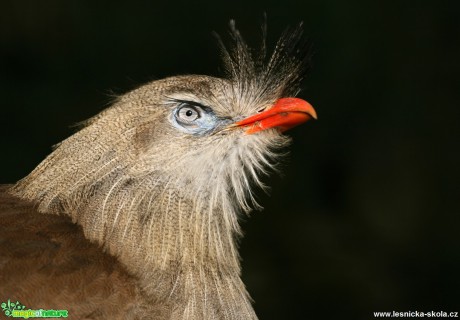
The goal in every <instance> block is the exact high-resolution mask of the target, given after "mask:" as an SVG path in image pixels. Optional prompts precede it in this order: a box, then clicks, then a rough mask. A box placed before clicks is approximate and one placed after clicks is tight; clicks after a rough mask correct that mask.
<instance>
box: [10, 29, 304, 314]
mask: <svg viewBox="0 0 460 320" xmlns="http://www.w3.org/2000/svg"><path fill="white" fill-rule="evenodd" d="M231 29H232V33H231V34H232V36H233V39H234V42H235V46H234V48H233V49H230V51H225V50H224V62H225V64H226V68H227V71H228V74H229V77H228V78H227V79H221V78H214V77H207V76H195V75H189V76H180V77H171V78H167V79H164V80H159V81H154V82H152V83H150V84H147V85H145V86H143V87H140V88H139V89H136V90H134V91H132V92H130V93H127V94H125V95H124V96H121V97H119V98H118V99H117V101H115V103H114V105H113V106H112V107H110V108H108V109H106V110H105V111H103V112H101V113H100V114H99V115H97V116H95V117H94V118H92V119H90V120H89V121H87V123H86V126H85V127H84V128H82V129H81V130H80V131H79V132H77V133H76V134H74V135H73V136H71V137H70V138H68V139H67V140H65V141H63V142H62V143H60V144H59V145H58V146H57V148H56V149H55V150H54V152H53V153H52V154H51V155H50V156H48V157H47V158H46V159H45V160H44V161H43V162H42V163H41V164H40V165H39V166H38V167H37V168H36V169H35V170H34V171H33V172H32V173H31V174H29V175H28V176H27V177H25V178H24V179H22V180H21V181H19V182H18V183H17V184H16V185H15V186H14V187H13V188H12V189H11V190H10V192H11V194H13V195H15V196H16V197H19V198H22V199H25V200H27V201H31V202H33V203H34V204H35V205H36V207H37V209H38V211H39V212H42V213H48V214H57V215H62V214H64V215H66V216H68V217H70V218H71V220H72V221H73V222H74V223H76V224H77V225H79V226H81V227H82V231H83V233H84V235H85V237H86V238H87V239H89V240H90V241H92V242H94V243H97V244H98V245H100V246H101V247H102V248H104V250H106V251H107V252H108V253H109V254H110V255H112V256H113V257H116V258H117V260H118V261H119V262H120V263H121V264H122V265H123V266H124V267H125V268H126V270H127V272H128V273H129V274H130V275H131V276H132V277H133V279H136V281H137V282H136V283H137V287H138V288H139V290H140V291H141V292H142V293H143V294H144V295H145V296H146V297H147V299H146V301H148V300H150V302H145V301H144V302H145V303H150V304H152V301H156V302H161V303H164V306H167V307H166V309H167V310H168V311H167V315H166V316H164V315H162V316H161V317H160V316H159V317H158V318H159V319H163V318H168V319H256V315H255V313H254V311H253V309H252V306H251V303H250V298H249V295H248V293H247V291H246V289H245V287H244V284H243V283H242V281H241V279H240V276H239V275H240V263H239V256H238V252H237V245H236V240H237V238H238V237H239V236H240V235H241V231H240V228H239V225H238V221H237V220H238V214H239V212H240V211H241V210H243V211H246V212H249V211H250V208H251V207H254V206H257V204H256V203H255V201H254V198H253V196H252V188H253V187H254V185H259V186H261V187H263V184H262V182H261V180H260V175H261V174H265V173H267V169H270V168H272V167H274V166H275V164H276V161H277V156H278V151H277V150H279V149H280V148H282V147H284V146H286V145H287V144H288V143H289V139H288V138H287V137H286V136H283V135H281V134H280V133H278V132H277V131H276V130H267V131H264V132H260V133H258V134H255V135H245V134H244V133H243V131H242V129H234V130H215V131H213V132H209V133H207V134H200V135H197V134H188V133H184V132H182V131H180V130H178V129H177V128H176V127H174V126H173V125H172V124H171V112H172V111H171V110H172V109H173V107H174V106H175V101H178V100H193V101H195V102H199V103H200V104H202V105H205V106H210V107H212V109H213V112H214V113H215V115H216V116H217V117H219V118H220V119H228V120H229V121H237V120H239V119H241V118H244V117H247V116H249V115H252V114H255V113H256V112H257V111H258V110H261V109H265V108H267V107H269V106H271V105H272V104H273V103H274V102H275V101H276V100H277V99H279V98H281V97H283V96H285V95H286V94H295V93H297V92H298V90H299V87H298V85H299V81H300V79H301V78H302V76H303V72H304V70H305V66H306V65H305V57H306V52H303V53H302V52H300V51H299V50H300V49H298V48H299V46H298V44H299V42H300V41H301V32H300V31H299V30H300V29H295V30H294V33H292V34H291V33H287V34H285V35H284V36H283V37H282V39H281V40H280V42H279V43H278V45H277V47H276V49H275V52H274V54H273V56H272V57H271V58H270V59H269V61H268V64H265V65H264V64H262V62H261V61H260V60H258V59H259V58H260V57H263V56H264V54H259V55H258V57H259V58H257V59H255V58H253V55H252V54H251V52H250V50H249V49H248V47H247V46H246V44H245V42H244V41H243V39H242V37H241V36H240V34H239V32H238V31H237V30H236V28H234V25H233V24H232V25H231ZM293 50H294V51H295V52H293ZM296 50H297V51H296ZM145 310H147V311H145V312H150V311H148V310H150V309H149V308H148V307H146V308H145Z"/></svg>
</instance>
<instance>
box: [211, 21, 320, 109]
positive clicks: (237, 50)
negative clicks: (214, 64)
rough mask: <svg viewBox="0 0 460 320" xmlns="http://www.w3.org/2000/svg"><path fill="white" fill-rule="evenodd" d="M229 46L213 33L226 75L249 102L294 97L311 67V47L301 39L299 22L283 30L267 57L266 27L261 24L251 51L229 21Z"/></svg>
mask: <svg viewBox="0 0 460 320" xmlns="http://www.w3.org/2000/svg"><path fill="white" fill-rule="evenodd" d="M229 27H230V30H229V35H230V38H231V40H230V45H229V46H226V45H225V44H224V41H223V40H222V38H221V37H220V36H219V35H217V34H216V37H217V40H218V43H219V47H220V49H221V55H222V60H223V64H224V70H225V74H226V76H227V77H228V78H229V80H230V81H231V82H232V83H233V85H234V87H235V89H237V91H238V92H240V94H241V95H245V94H250V95H251V96H252V99H251V100H252V101H265V100H270V99H279V98H281V97H287V96H295V95H297V94H298V93H299V91H300V84H301V82H302V80H303V79H304V78H305V75H306V73H307V72H308V71H309V70H310V68H311V56H312V46H311V43H310V42H309V41H308V40H307V39H305V38H304V36H303V23H299V24H298V25H297V26H295V27H290V28H287V29H286V30H285V31H284V32H283V33H282V35H281V37H280V38H279V40H278V42H277V43H276V45H275V48H274V49H273V53H272V54H271V56H270V57H268V58H267V45H266V34H267V24H266V22H264V23H263V24H262V41H261V45H260V49H259V50H256V51H255V50H253V49H251V48H250V47H249V46H248V45H247V43H246V41H245V40H244V38H243V36H242V35H241V33H240V32H239V30H238V29H237V28H236V24H235V21H234V20H231V21H230V24H229Z"/></svg>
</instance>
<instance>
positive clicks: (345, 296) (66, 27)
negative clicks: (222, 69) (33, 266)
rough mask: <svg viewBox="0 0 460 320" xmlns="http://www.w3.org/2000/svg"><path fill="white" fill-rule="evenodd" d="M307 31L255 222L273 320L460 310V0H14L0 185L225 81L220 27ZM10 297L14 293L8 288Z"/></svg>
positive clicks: (253, 249)
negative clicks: (302, 119) (199, 86)
mask: <svg viewBox="0 0 460 320" xmlns="http://www.w3.org/2000/svg"><path fill="white" fill-rule="evenodd" d="M263 12H266V13H267V15H268V29H269V30H268V31H269V37H268V38H269V43H271V44H273V43H274V41H275V40H276V38H277V37H278V36H279V34H280V33H281V32H282V30H283V29H284V28H285V27H286V26H288V25H293V24H296V23H298V22H299V21H302V20H303V21H304V23H305V31H306V34H307V35H308V36H309V37H310V38H311V39H312V41H313V43H314V46H315V51H316V54H315V56H314V59H313V61H314V68H313V70H312V71H311V73H310V76H309V77H308V79H307V80H306V81H305V83H304V91H303V92H302V93H301V97H303V98H305V99H307V100H308V101H310V102H311V103H312V104H313V105H314V106H315V107H316V109H317V111H318V115H319V120H318V121H316V122H309V123H307V125H304V126H301V127H298V128H296V129H294V130H292V131H291V132H290V133H289V134H290V135H291V136H292V137H293V139H294V144H293V146H292V148H291V150H292V152H291V154H290V157H289V159H288V161H287V162H286V164H285V168H284V170H283V171H284V175H283V176H282V177H279V176H274V177H272V178H271V181H269V184H271V185H272V190H271V192H270V196H267V195H264V194H261V195H260V199H261V203H262V204H264V206H265V208H266V209H265V211H263V212H262V213H259V212H256V213H254V214H253V215H252V217H251V218H250V219H247V221H245V222H244V223H243V227H244V229H245V231H246V237H245V239H244V240H243V241H242V243H241V253H242V257H243V278H244V281H245V283H246V284H247V287H248V290H249V292H250V293H251V295H252V297H253V298H254V300H255V309H256V312H257V313H258V315H259V317H260V318H261V319H306V318H310V319H372V318H373V316H372V313H371V312H372V311H392V310H395V311H409V310H412V311H415V310H418V311H431V310H434V311H440V310H443V311H460V275H459V271H460V235H459V227H460V208H459V199H460V179H459V178H460V177H459V176H460V175H459V168H458V167H459V164H460V151H459V144H460V143H459V139H460V130H459V127H460V126H459V117H460V111H459V110H460V109H459V108H460V105H459V104H460V90H459V89H460V81H459V76H460V72H459V71H460V59H459V58H460V27H459V26H460V22H459V21H460V2H459V1H400V2H397V1H383V0H382V1H364V0H363V1H319V0H317V1H293V0H285V1H278V2H276V1H273V0H270V1H253V2H251V3H249V2H245V1H227V2H218V1H200V2H192V1H182V2H180V1H174V2H166V1H163V2H159V1H149V2H148V1H145V2H141V1H124V2H121V1H107V2H101V1H99V2H96V1H57V0H55V1H48V0H42V1H18V0H15V1H2V3H1V5H0V108H1V109H0V110H1V113H0V114H1V117H0V130H1V132H0V143H1V150H2V151H1V157H0V181H1V182H2V183H7V182H8V183H12V182H14V181H16V180H17V179H19V178H21V177H23V176H25V175H26V174H28V173H29V172H30V171H31V170H32V169H33V168H34V167H35V166H36V165H37V164H38V163H39V162H40V161H41V160H42V159H43V158H44V157H45V156H46V155H47V154H49V152H50V150H51V149H50V147H51V145H53V144H55V143H57V142H59V141H61V140H62V139H64V138H65V137H67V136H69V135H70V134H71V133H72V132H74V129H73V128H70V125H72V124H74V123H76V122H79V121H81V120H84V119H86V118H88V117H90V116H92V115H94V114H96V113H97V112H99V111H100V110H102V109H103V108H105V107H106V106H107V103H108V102H109V101H110V98H109V94H110V93H111V92H112V91H113V92H115V93H123V92H126V91H129V90H131V89H132V88H135V87H137V86H138V85H140V84H142V83H145V82H146V81H149V80H152V79H156V78H162V77H164V76H168V75H176V74H184V73H196V74H218V70H219V68H218V66H219V57H218V49H217V46H216V42H215V40H214V38H213V36H212V35H211V32H212V31H213V30H215V31H217V32H219V33H221V34H225V32H226V30H227V23H228V21H229V19H230V18H235V19H236V20H237V25H238V26H239V29H240V30H241V31H242V33H243V34H244V35H245V36H246V38H247V39H248V41H249V42H250V43H252V44H257V43H258V39H259V36H260V24H261V21H262V20H263V19H262V16H263ZM0 285H1V284H0Z"/></svg>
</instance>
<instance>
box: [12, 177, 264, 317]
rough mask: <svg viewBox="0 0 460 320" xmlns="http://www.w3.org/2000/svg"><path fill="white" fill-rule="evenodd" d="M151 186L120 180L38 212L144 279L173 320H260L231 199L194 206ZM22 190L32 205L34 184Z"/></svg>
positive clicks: (175, 192)
mask: <svg viewBox="0 0 460 320" xmlns="http://www.w3.org/2000/svg"><path fill="white" fill-rule="evenodd" d="M152 179H154V180H152V181H149V179H144V180H142V182H133V181H132V180H131V179H122V178H119V179H118V180H114V181H112V182H111V183H110V184H108V185H107V186H104V185H101V186H100V187H99V188H98V189H94V190H90V191H91V192H87V190H80V191H78V192H75V193H73V194H66V195H65V197H64V195H63V194H61V195H59V196H58V197H55V200H53V201H50V202H49V203H47V206H46V207H45V206H44V204H45V202H44V201H43V200H42V201H41V202H39V206H38V207H39V210H40V211H42V212H46V213H60V212H65V213H66V214H68V215H69V216H70V217H71V218H72V220H73V221H74V222H76V223H78V224H79V225H81V226H82V229H83V232H84V234H85V236H86V238H88V239H89V240H91V241H93V242H97V243H99V244H100V245H101V246H103V247H104V248H105V249H106V250H107V251H108V252H109V253H111V254H112V255H113V256H115V257H117V258H118V260H119V261H120V262H121V263H122V264H123V265H125V267H126V268H127V270H128V271H129V272H130V273H131V274H132V275H133V276H135V277H136V278H138V279H139V285H140V286H141V288H142V289H143V291H144V292H145V294H146V295H147V296H148V297H149V299H150V300H152V301H156V303H164V304H165V305H170V310H171V312H172V313H174V314H173V316H172V317H171V318H172V319H183V318H184V319H214V318H216V319H256V315H255V313H254V311H253V309H252V306H251V303H250V297H249V295H248V293H247V291H246V289H245V287H244V284H243V283H242V281H241V279H240V264H239V256H238V253H237V245H236V238H237V234H238V232H239V228H238V223H237V221H236V214H235V212H229V210H233V209H232V206H231V205H230V204H229V203H226V202H225V201H230V199H227V200H226V198H221V199H220V200H219V201H214V200H213V199H211V198H212V197H213V194H214V193H212V192H208V191H206V190H202V191H201V192H200V196H199V197H195V198H192V197H190V195H189V194H187V193H184V192H183V188H168V183H159V181H156V180H155V179H157V178H152ZM155 185H157V186H162V187H161V188H160V187H155V188H152V186H155ZM15 189H16V194H18V193H22V197H24V198H27V197H29V198H30V196H27V195H28V194H29V192H30V190H29V188H28V187H27V179H25V180H24V181H23V182H22V183H20V184H18V185H17V186H16V188H15ZM19 195H20V194H19ZM20 196H21V195H20ZM210 197H211V198H210ZM58 198H59V200H57V199H58ZM222 199H223V200H222ZM29 200H30V199H29ZM32 200H33V199H32Z"/></svg>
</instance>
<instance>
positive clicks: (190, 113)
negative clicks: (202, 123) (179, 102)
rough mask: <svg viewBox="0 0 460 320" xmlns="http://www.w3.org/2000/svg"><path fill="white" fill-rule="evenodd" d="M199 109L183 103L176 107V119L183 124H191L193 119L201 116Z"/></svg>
mask: <svg viewBox="0 0 460 320" xmlns="http://www.w3.org/2000/svg"><path fill="white" fill-rule="evenodd" d="M200 111H201V110H198V108H197V107H194V106H190V105H184V106H182V107H179V108H178V109H177V112H176V119H177V121H179V122H181V123H183V124H192V123H193V122H194V121H195V120H197V119H199V118H201V112H200Z"/></svg>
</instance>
